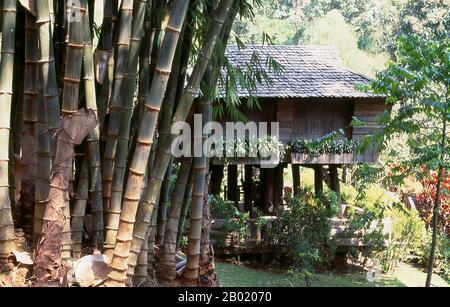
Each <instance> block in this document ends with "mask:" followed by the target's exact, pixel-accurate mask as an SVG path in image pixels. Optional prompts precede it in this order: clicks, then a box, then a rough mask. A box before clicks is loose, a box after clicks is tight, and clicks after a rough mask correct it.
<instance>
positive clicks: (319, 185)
mask: <svg viewBox="0 0 450 307" xmlns="http://www.w3.org/2000/svg"><path fill="white" fill-rule="evenodd" d="M314 189H315V192H316V195H320V194H322V193H323V166H322V165H315V166H314Z"/></svg>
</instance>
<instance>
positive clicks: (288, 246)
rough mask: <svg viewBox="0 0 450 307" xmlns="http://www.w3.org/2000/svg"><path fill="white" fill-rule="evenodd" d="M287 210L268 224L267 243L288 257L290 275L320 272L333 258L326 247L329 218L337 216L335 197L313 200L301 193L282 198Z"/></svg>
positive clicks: (329, 196) (314, 198)
mask: <svg viewBox="0 0 450 307" xmlns="http://www.w3.org/2000/svg"><path fill="white" fill-rule="evenodd" d="M285 202H286V206H287V210H280V211H279V212H277V216H278V218H277V219H276V220H274V221H273V222H272V225H271V229H270V233H269V236H270V239H271V241H272V242H274V243H275V244H277V246H280V250H279V252H280V253H281V254H282V255H284V256H286V257H288V259H289V261H290V262H291V266H292V267H291V270H292V271H295V272H296V271H301V272H303V273H305V272H306V274H308V272H311V270H313V269H314V268H324V267H326V266H327V265H328V263H329V261H330V260H331V259H332V257H333V256H334V252H333V250H332V248H330V247H329V246H328V241H329V239H330V232H331V218H332V217H333V216H334V215H335V214H336V212H337V196H336V195H335V194H334V193H327V194H324V195H322V196H320V197H316V196H315V195H314V193H313V192H312V191H311V190H303V191H302V192H301V193H300V196H298V197H292V196H291V195H289V194H288V195H286V198H285Z"/></svg>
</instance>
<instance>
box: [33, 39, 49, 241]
mask: <svg viewBox="0 0 450 307" xmlns="http://www.w3.org/2000/svg"><path fill="white" fill-rule="evenodd" d="M36 47H37V46H36ZM38 92H39V94H38V124H37V130H38V138H37V160H36V172H37V177H36V206H35V210H34V225H33V241H34V242H35V243H36V242H37V240H38V238H39V236H40V235H41V232H42V222H43V218H44V213H45V206H46V204H47V199H48V193H49V188H50V186H49V184H50V176H51V167H52V166H51V165H52V163H51V157H52V155H51V152H50V137H49V134H48V129H47V127H48V124H47V108H46V103H45V98H44V91H43V89H42V83H39V84H38Z"/></svg>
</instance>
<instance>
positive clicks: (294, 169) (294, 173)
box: [291, 164, 301, 196]
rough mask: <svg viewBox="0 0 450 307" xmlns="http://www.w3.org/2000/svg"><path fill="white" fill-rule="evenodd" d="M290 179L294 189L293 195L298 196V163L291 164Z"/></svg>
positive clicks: (299, 182)
mask: <svg viewBox="0 0 450 307" xmlns="http://www.w3.org/2000/svg"><path fill="white" fill-rule="evenodd" d="M291 167H292V181H293V189H294V196H298V195H299V194H300V189H301V187H300V184H301V181H300V165H298V164H292V165H291Z"/></svg>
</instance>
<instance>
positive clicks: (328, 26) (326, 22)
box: [302, 10, 388, 77]
mask: <svg viewBox="0 0 450 307" xmlns="http://www.w3.org/2000/svg"><path fill="white" fill-rule="evenodd" d="M302 42H303V43H304V44H313V45H334V46H336V48H337V50H338V54H339V57H340V59H341V60H342V62H343V65H344V66H345V67H348V68H350V69H351V70H353V71H355V72H358V73H361V74H364V75H367V76H369V77H374V76H375V74H376V71H379V70H381V69H383V68H384V67H385V64H386V62H387V60H388V57H387V55H386V54H384V53H382V52H379V53H377V54H370V53H369V52H367V51H365V50H363V49H360V48H359V47H358V45H359V42H358V35H357V33H356V32H355V28H354V27H353V26H352V25H350V24H348V22H346V20H345V18H344V17H343V16H342V14H341V13H340V12H339V11H337V10H333V11H330V12H329V13H328V14H326V15H325V16H323V17H321V18H318V19H316V20H314V22H313V23H312V24H311V26H310V27H307V28H306V29H305V30H304V32H303V38H302Z"/></svg>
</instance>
